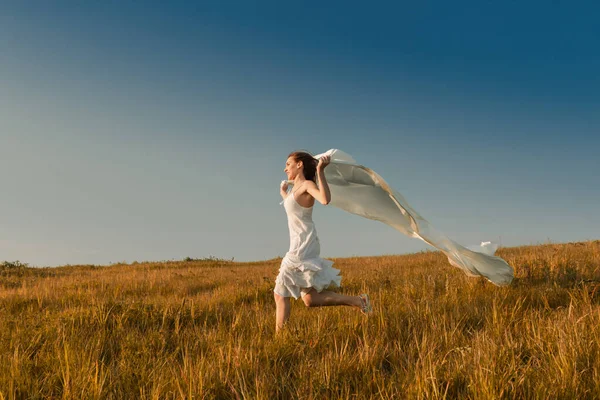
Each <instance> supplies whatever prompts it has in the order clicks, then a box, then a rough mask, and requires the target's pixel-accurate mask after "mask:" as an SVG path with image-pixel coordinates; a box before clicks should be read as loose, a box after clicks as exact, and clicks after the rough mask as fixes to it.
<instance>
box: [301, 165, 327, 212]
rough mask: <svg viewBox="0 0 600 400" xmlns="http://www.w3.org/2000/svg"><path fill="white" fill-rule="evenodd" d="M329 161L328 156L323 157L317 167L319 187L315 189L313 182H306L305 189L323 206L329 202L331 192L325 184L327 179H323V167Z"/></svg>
mask: <svg viewBox="0 0 600 400" xmlns="http://www.w3.org/2000/svg"><path fill="white" fill-rule="evenodd" d="M329 160H330V158H329V156H323V157H321V159H320V160H319V165H317V177H318V178H319V187H318V188H317V185H316V184H315V183H314V182H312V181H308V182H307V184H308V186H307V188H306V191H307V192H308V193H310V195H311V196H312V197H314V198H315V199H316V200H318V201H319V202H320V203H321V204H323V205H327V204H329V202H330V201H331V192H330V191H329V185H328V184H327V179H325V171H324V170H325V167H326V166H327V165H329Z"/></svg>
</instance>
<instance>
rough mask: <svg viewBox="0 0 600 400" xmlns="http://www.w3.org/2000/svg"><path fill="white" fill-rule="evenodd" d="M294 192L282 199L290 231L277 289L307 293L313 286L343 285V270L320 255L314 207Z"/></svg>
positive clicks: (282, 292) (297, 294) (295, 294)
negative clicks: (341, 274) (297, 196)
mask: <svg viewBox="0 0 600 400" xmlns="http://www.w3.org/2000/svg"><path fill="white" fill-rule="evenodd" d="M294 196H295V193H289V194H288V196H287V197H286V198H285V200H284V201H283V206H284V207H285V212H286V214H287V218H288V228H289V231H290V249H289V251H288V252H287V253H286V255H285V256H284V257H283V260H282V261H281V266H280V267H279V274H278V275H277V279H276V280H275V289H274V292H275V293H277V294H278V295H280V296H283V297H294V298H295V299H297V298H298V297H300V295H304V294H306V293H307V292H308V291H309V290H310V288H314V289H315V290H316V291H317V292H321V291H323V289H326V288H327V287H329V286H338V287H339V286H340V284H341V281H342V278H341V276H339V273H340V270H339V269H335V268H333V267H332V265H333V261H330V260H325V259H323V258H321V257H320V253H321V244H320V242H319V237H318V236H317V230H316V229H315V224H314V223H313V220H312V212H313V207H310V208H306V207H303V206H301V205H300V204H298V202H297V201H296V198H295V197H294Z"/></svg>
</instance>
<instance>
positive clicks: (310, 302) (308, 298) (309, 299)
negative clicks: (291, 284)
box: [302, 293, 315, 307]
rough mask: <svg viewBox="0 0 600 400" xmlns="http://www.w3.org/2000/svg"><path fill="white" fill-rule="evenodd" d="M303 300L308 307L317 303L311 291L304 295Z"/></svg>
mask: <svg viewBox="0 0 600 400" xmlns="http://www.w3.org/2000/svg"><path fill="white" fill-rule="evenodd" d="M302 301H303V302H304V305H306V307H313V306H314V305H315V302H314V299H313V298H312V295H311V294H310V293H306V294H305V295H304V296H302Z"/></svg>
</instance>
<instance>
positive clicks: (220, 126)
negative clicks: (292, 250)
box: [0, 1, 600, 265]
mask: <svg viewBox="0 0 600 400" xmlns="http://www.w3.org/2000/svg"><path fill="white" fill-rule="evenodd" d="M195 3H196V2H150V1H147V2H135V3H134V2H126V1H106V2H80V1H69V2H60V1H58V2H43V1H38V2H35V1H34V2H17V1H14V2H3V5H1V6H0V171H1V172H0V173H1V181H0V182H1V186H0V187H1V189H2V195H1V196H0V217H1V218H0V260H16V259H18V260H21V261H23V262H28V263H31V264H33V265H61V264H75V263H98V264H106V263H109V262H118V261H127V262H131V261H134V260H138V261H142V260H168V259H181V258H183V257H187V256H190V257H207V256H210V255H212V256H216V257H223V258H231V257H235V258H236V260H261V259H269V258H273V257H277V256H282V255H284V254H285V252H286V250H287V248H288V246H289V242H288V240H289V238H288V236H287V235H288V233H287V224H286V220H285V213H284V210H283V208H282V207H281V206H280V205H279V201H280V198H279V194H278V185H279V182H280V181H281V179H284V174H283V168H284V163H285V159H286V156H287V154H288V153H289V152H290V151H292V150H296V149H307V150H309V151H311V152H313V153H320V152H323V151H326V150H328V149H330V148H339V149H342V150H344V151H346V152H348V153H350V154H351V155H353V156H354V157H355V158H356V159H357V160H358V161H359V162H360V163H362V164H364V165H367V166H369V167H371V168H373V169H374V170H375V171H377V172H378V173H379V174H380V175H382V176H383V177H384V178H386V180H387V181H388V182H389V183H390V184H391V185H392V186H393V187H394V188H396V189H397V190H398V191H400V192H401V193H402V194H403V195H404V196H405V197H406V199H407V200H408V201H409V203H410V204H411V205H412V206H413V207H414V208H415V209H416V210H418V211H419V212H420V213H421V214H422V215H423V216H424V217H425V218H427V219H428V220H429V221H430V222H431V223H432V224H433V226H435V227H437V228H438V229H440V230H442V231H444V232H445V233H447V234H448V235H449V236H450V237H452V238H454V239H455V240H457V241H459V242H460V243H462V244H465V245H471V244H477V243H479V241H481V240H495V241H499V240H501V243H502V244H503V245H505V246H514V245H523V244H532V243H541V242H545V241H548V240H551V241H555V242H563V241H579V240H587V239H597V238H599V237H600V216H599V215H600V213H599V212H598V204H599V203H600V202H599V200H600V184H599V178H598V171H600V161H599V159H598V153H599V152H600V151H599V150H600V74H599V73H598V71H600V50H599V49H600V47H599V46H598V43H600V24H599V23H598V15H600V7H599V6H598V5H596V4H597V3H596V2H587V3H586V2H576V3H572V2H552V3H553V4H549V2H541V1H540V2H483V1H468V2H459V3H455V2H454V3H450V2H442V1H431V2H429V1H428V2H414V1H411V2H386V3H376V2H371V3H369V2H348V1H344V2H325V3H324V2H294V3H293V4H292V3H290V2H280V1H279V2H261V3H260V4H255V3H254V2H226V1H219V2H198V3H200V4H195ZM284 3H286V4H285V5H284ZM314 219H315V221H316V224H317V229H318V231H319V235H320V237H321V244H322V255H323V256H325V257H338V256H350V255H378V254H398V253H406V252H412V251H418V250H421V249H426V248H428V246H427V245H425V244H423V243H422V242H420V241H418V240H415V239H410V238H407V237H405V236H403V235H401V234H400V233H398V232H396V231H394V230H392V229H391V228H389V227H387V226H385V225H383V224H380V223H377V222H374V221H369V220H364V219H361V218H359V217H356V216H354V215H351V214H347V213H344V212H343V211H340V210H337V209H335V208H332V207H324V206H320V205H317V206H316V209H315V213H314Z"/></svg>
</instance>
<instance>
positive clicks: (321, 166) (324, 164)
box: [317, 156, 331, 171]
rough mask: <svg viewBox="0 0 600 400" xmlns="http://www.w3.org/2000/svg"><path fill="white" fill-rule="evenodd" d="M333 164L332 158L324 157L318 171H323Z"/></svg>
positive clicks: (320, 160)
mask: <svg viewBox="0 0 600 400" xmlns="http://www.w3.org/2000/svg"><path fill="white" fill-rule="evenodd" d="M330 162H331V156H323V157H321V158H320V159H319V164H317V170H320V171H323V170H324V169H325V167H326V166H328V165H329V163H330Z"/></svg>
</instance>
